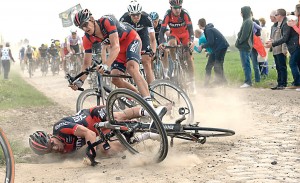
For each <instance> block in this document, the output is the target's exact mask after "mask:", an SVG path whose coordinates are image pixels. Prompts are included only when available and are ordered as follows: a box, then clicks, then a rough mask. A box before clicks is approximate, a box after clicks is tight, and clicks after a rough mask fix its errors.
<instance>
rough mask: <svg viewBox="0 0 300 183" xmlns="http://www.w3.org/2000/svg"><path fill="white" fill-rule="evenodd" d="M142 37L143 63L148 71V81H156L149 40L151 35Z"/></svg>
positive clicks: (146, 71)
mask: <svg viewBox="0 0 300 183" xmlns="http://www.w3.org/2000/svg"><path fill="white" fill-rule="evenodd" d="M141 39H142V64H143V66H144V70H145V73H146V80H147V83H148V84H150V83H151V82H152V81H154V72H153V69H152V59H151V57H150V56H149V54H150V50H149V49H150V42H149V36H148V35H147V36H143V37H141Z"/></svg>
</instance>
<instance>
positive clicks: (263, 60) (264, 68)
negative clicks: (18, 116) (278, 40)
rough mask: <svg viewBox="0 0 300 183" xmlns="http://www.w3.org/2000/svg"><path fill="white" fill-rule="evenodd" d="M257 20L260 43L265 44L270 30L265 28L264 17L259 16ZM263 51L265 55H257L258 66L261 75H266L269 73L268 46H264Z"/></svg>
mask: <svg viewBox="0 0 300 183" xmlns="http://www.w3.org/2000/svg"><path fill="white" fill-rule="evenodd" d="M259 22H260V25H261V27H262V29H261V36H260V37H261V40H262V43H263V44H265V43H266V42H267V41H268V40H269V38H270V31H268V29H267V28H266V20H265V19H264V18H260V19H259ZM265 51H266V56H265V57H262V56H260V55H258V66H259V70H260V73H261V76H267V75H268V73H269V70H268V52H269V48H265Z"/></svg>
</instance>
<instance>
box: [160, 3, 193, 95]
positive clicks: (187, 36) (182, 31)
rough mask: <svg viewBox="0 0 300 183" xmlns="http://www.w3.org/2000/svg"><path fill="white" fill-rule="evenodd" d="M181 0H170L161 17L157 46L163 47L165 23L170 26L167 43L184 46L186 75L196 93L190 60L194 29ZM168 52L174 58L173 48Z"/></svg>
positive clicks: (164, 42)
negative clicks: (164, 13) (167, 8)
mask: <svg viewBox="0 0 300 183" xmlns="http://www.w3.org/2000/svg"><path fill="white" fill-rule="evenodd" d="M182 2H183V0H170V1H169V3H170V5H171V9H169V10H168V11H167V12H166V15H165V17H164V19H163V22H162V26H161V29H160V33H159V43H160V45H159V48H160V49H164V45H165V44H166V39H165V37H164V34H165V32H166V29H167V25H169V27H170V36H169V38H168V45H170V46H175V45H177V44H179V43H182V44H183V46H185V48H186V49H185V53H186V56H187V64H188V69H189V72H188V75H189V77H190V78H189V80H190V81H191V82H192V85H191V86H192V87H191V89H192V90H193V92H192V93H194V94H195V93H196V88H195V76H194V65H193V62H192V55H191V54H190V51H191V50H193V49H194V30H193V25H192V21H191V18H190V15H189V13H188V12H187V11H186V10H185V9H183V8H182ZM170 54H171V57H172V59H173V60H175V50H174V49H170Z"/></svg>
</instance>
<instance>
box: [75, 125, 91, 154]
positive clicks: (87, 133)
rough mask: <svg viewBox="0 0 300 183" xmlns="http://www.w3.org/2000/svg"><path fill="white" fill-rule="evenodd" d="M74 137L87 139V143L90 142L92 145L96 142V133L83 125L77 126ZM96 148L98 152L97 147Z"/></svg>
mask: <svg viewBox="0 0 300 183" xmlns="http://www.w3.org/2000/svg"><path fill="white" fill-rule="evenodd" d="M74 135H75V136H77V137H81V138H85V141H86V142H88V141H90V142H91V143H92V144H93V143H94V142H96V133H95V132H93V131H91V130H89V129H88V128H86V127H85V126H82V125H78V126H77V128H76V130H75V132H74ZM94 148H95V150H96V147H94Z"/></svg>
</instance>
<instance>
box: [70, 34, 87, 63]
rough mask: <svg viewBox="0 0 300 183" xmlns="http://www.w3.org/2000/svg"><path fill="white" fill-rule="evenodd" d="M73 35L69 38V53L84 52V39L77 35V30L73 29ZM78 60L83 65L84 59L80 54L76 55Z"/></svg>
mask: <svg viewBox="0 0 300 183" xmlns="http://www.w3.org/2000/svg"><path fill="white" fill-rule="evenodd" d="M70 32H71V35H69V36H68V38H67V49H68V51H69V53H71V54H75V53H83V45H82V39H81V38H80V37H79V36H78V35H77V30H75V29H71V30H70ZM76 59H77V62H79V63H80V65H82V59H81V58H80V56H79V55H77V56H76Z"/></svg>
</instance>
